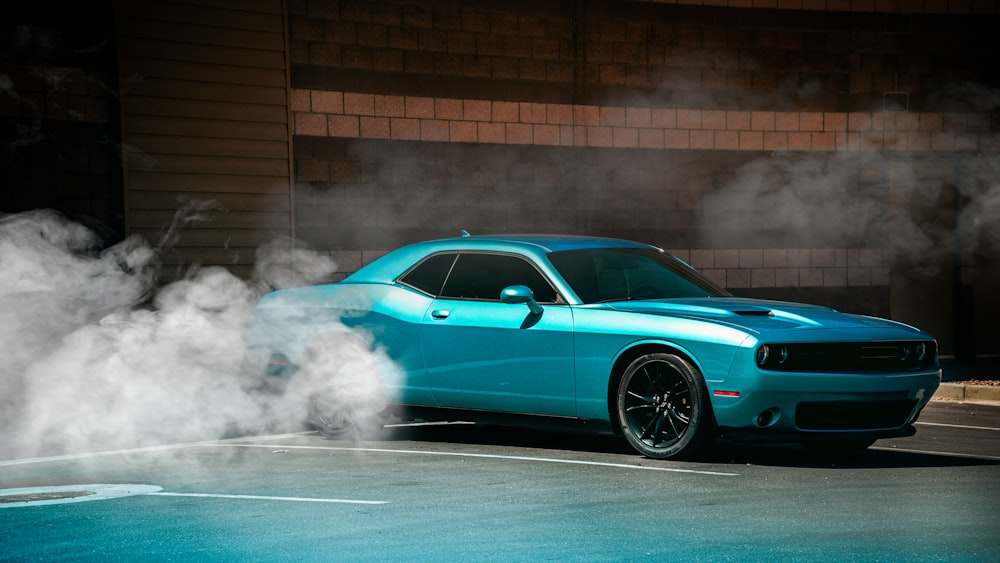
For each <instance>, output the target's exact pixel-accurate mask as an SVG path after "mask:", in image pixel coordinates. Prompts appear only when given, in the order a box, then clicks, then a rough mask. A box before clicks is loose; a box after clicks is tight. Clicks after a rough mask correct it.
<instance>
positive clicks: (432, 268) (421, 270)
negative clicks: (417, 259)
mask: <svg viewBox="0 0 1000 563" xmlns="http://www.w3.org/2000/svg"><path fill="white" fill-rule="evenodd" d="M454 263H455V255H454V254H437V255H435V256H431V257H430V258H428V259H426V260H424V261H423V262H421V263H419V264H417V266H416V267H415V268H413V269H412V270H410V271H409V272H407V273H405V274H403V277H401V278H399V283H402V284H404V285H408V286H410V287H412V288H413V289H416V290H418V291H422V292H424V293H426V294H428V295H431V296H433V297H437V295H438V294H439V293H441V286H443V285H444V279H445V278H446V277H448V271H449V270H451V265H452V264H454Z"/></svg>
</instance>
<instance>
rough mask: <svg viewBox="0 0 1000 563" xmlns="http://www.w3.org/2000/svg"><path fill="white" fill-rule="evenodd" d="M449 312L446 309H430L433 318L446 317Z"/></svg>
mask: <svg viewBox="0 0 1000 563" xmlns="http://www.w3.org/2000/svg"><path fill="white" fill-rule="evenodd" d="M450 314H451V311H449V310H448V309H435V310H433V311H431V316H432V317H434V318H435V319H447V318H448V315H450Z"/></svg>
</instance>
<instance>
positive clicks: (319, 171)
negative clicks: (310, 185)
mask: <svg viewBox="0 0 1000 563" xmlns="http://www.w3.org/2000/svg"><path fill="white" fill-rule="evenodd" d="M295 178H296V179H297V180H300V181H303V182H329V181H330V162H329V161H328V160H323V159H311V158H305V159H302V158H300V159H296V160H295Z"/></svg>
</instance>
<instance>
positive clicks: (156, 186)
mask: <svg viewBox="0 0 1000 563" xmlns="http://www.w3.org/2000/svg"><path fill="white" fill-rule="evenodd" d="M129 178H130V181H129V187H130V188H131V190H132V191H139V190H151V191H157V190H158V191H182V192H183V191H196V192H197V191H204V192H241V193H269V194H270V193H273V194H285V195H287V194H288V190H289V182H288V178H277V177H274V176H245V175H238V174H226V175H225V176H220V175H218V174H190V173H184V174H177V173H169V172H163V171H149V172H147V171H135V172H131V173H130V174H129Z"/></svg>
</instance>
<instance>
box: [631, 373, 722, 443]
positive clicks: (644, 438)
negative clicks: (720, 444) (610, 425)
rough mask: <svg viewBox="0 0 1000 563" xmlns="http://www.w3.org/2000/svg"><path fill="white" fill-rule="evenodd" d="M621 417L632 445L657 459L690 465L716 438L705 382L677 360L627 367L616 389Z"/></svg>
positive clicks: (698, 374)
mask: <svg viewBox="0 0 1000 563" xmlns="http://www.w3.org/2000/svg"><path fill="white" fill-rule="evenodd" d="M617 415H618V424H619V426H620V428H621V431H622V434H624V436H625V439H626V440H628V443H629V444H631V446H632V447H633V448H635V449H636V450H637V451H638V452H639V453H641V454H642V455H644V456H646V457H650V458H653V459H691V458H693V457H695V456H697V455H698V454H699V453H701V452H703V451H704V450H705V448H706V447H707V446H709V445H710V444H711V443H712V442H713V441H714V439H715V435H716V426H715V419H714V417H713V415H712V406H711V404H710V403H709V399H708V390H707V387H706V386H705V380H704V379H703V378H702V376H701V374H700V373H699V372H698V370H697V368H695V367H694V366H693V365H691V364H690V363H689V362H687V361H686V360H684V359H682V358H680V357H678V356H675V355H673V354H667V353H654V354H646V355H645V356H642V357H640V358H638V359H636V360H635V361H633V362H632V363H631V364H629V366H628V367H627V368H626V369H625V372H624V373H623V374H622V378H621V381H620V382H619V384H618V408H617Z"/></svg>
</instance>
